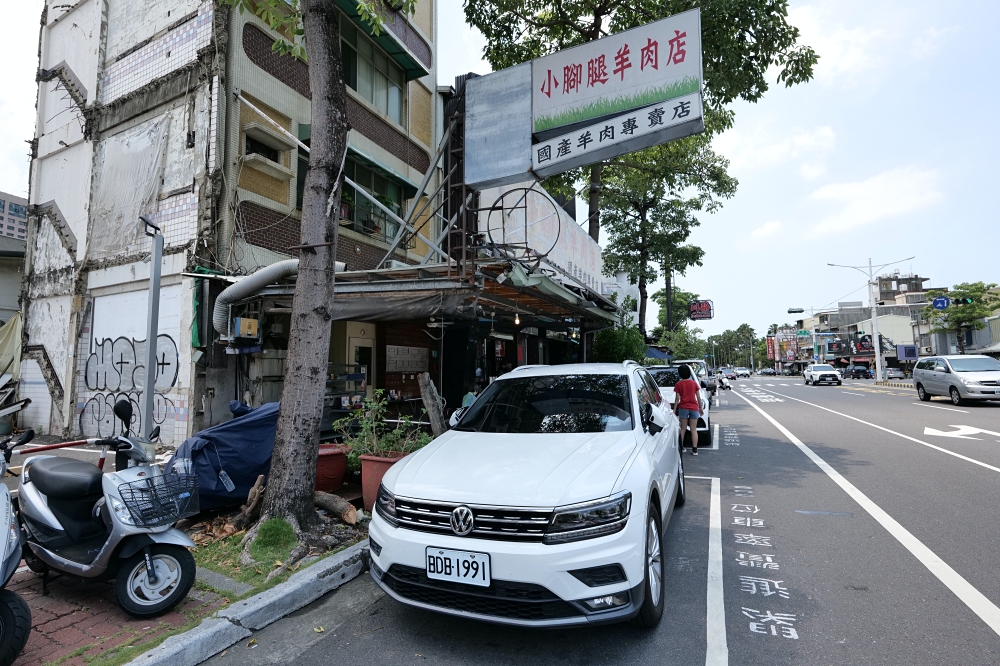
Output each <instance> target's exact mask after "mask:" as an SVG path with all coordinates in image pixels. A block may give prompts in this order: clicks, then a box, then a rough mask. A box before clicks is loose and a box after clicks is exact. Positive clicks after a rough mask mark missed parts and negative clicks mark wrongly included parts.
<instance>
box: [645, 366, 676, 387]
mask: <svg viewBox="0 0 1000 666" xmlns="http://www.w3.org/2000/svg"><path fill="white" fill-rule="evenodd" d="M649 374H651V375H652V376H653V380H654V381H656V384H657V386H667V387H670V386H676V385H677V382H679V381H680V380H681V375H680V373H679V372H677V368H663V369H662V370H661V369H656V370H650V371H649Z"/></svg>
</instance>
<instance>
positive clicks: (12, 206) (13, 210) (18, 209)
mask: <svg viewBox="0 0 1000 666" xmlns="http://www.w3.org/2000/svg"><path fill="white" fill-rule="evenodd" d="M7 215H13V216H14V217H27V215H28V209H27V208H25V207H24V206H22V205H21V204H16V203H14V202H13V201H12V202H10V203H9V204H7Z"/></svg>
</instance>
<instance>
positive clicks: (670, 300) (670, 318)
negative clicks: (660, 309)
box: [667, 270, 674, 333]
mask: <svg viewBox="0 0 1000 666" xmlns="http://www.w3.org/2000/svg"><path fill="white" fill-rule="evenodd" d="M672 277H673V275H672V274H671V272H670V271H669V270H668V271H667V333H671V332H673V330H674V294H673V291H672V287H673V285H672V284H671V282H672V280H671V278H672Z"/></svg>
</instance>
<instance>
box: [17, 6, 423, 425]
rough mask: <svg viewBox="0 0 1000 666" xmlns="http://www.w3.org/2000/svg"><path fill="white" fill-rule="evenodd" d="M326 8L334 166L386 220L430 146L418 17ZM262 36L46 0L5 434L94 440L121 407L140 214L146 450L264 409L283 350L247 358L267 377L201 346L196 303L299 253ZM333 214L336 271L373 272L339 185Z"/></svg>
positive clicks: (137, 287) (210, 23) (287, 90)
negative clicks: (330, 29)
mask: <svg viewBox="0 0 1000 666" xmlns="http://www.w3.org/2000/svg"><path fill="white" fill-rule="evenodd" d="M339 4H340V5H341V6H342V8H343V12H342V14H341V30H342V35H343V42H342V46H343V50H344V62H345V69H346V73H347V79H348V84H349V89H348V109H347V111H348V117H349V120H350V123H351V126H352V127H353V129H352V130H351V133H350V138H349V153H348V157H347V164H346V172H347V175H348V176H349V177H350V178H351V179H352V180H353V181H354V182H355V183H357V185H358V186H359V187H362V188H364V189H365V190H366V191H368V192H369V193H370V194H372V195H373V196H374V197H376V198H377V199H378V200H379V201H380V202H381V203H382V204H384V205H385V206H387V207H388V208H390V209H391V210H393V211H402V210H404V209H405V207H406V206H407V205H408V203H409V199H410V198H411V197H413V195H414V194H415V192H416V191H417V189H418V184H419V183H420V182H421V180H422V179H423V176H424V174H425V172H427V171H428V169H429V165H430V161H431V156H432V155H433V153H434V149H435V147H436V146H437V144H438V141H439V138H440V137H439V135H440V127H441V125H442V123H441V120H440V118H439V115H440V104H439V102H438V100H437V96H436V94H435V90H436V87H435V55H436V50H435V37H436V34H435V32H436V31H435V13H436V5H435V3H434V2H433V1H432V0H427V1H421V2H420V3H418V4H417V9H416V14H414V15H413V16H409V17H404V16H401V15H394V16H389V17H387V21H386V28H385V29H384V30H383V31H382V32H381V34H380V35H379V36H374V35H373V34H372V32H371V30H370V29H368V28H367V27H366V25H365V24H364V23H363V21H361V19H360V18H359V17H358V16H357V12H356V6H355V3H352V2H350V1H348V0H342V1H340V2H339ZM276 38H277V35H276V34H275V33H274V32H272V31H270V30H269V29H268V28H267V27H266V25H265V24H264V23H263V22H262V21H260V20H259V19H257V18H256V17H254V16H253V15H251V14H250V13H240V12H237V11H230V10H228V9H227V8H225V7H220V6H219V5H218V4H217V3H216V2H214V1H213V0H172V1H171V2H166V3H150V2H144V1H140V0H80V1H78V2H70V3H63V2H55V0H48V1H47V3H46V7H45V9H44V10H43V13H42V18H41V28H40V45H39V86H38V100H37V121H36V122H37V124H36V134H35V139H34V142H33V148H32V150H33V155H32V162H31V172H30V182H29V202H28V204H29V205H28V217H29V220H28V234H27V241H28V247H27V257H26V279H25V281H24V283H23V285H22V292H21V307H22V311H23V313H24V316H25V331H26V344H25V347H24V354H23V356H24V361H23V365H22V373H23V374H22V389H21V391H22V393H23V394H24V397H30V398H31V399H32V403H31V406H30V408H29V409H28V410H26V411H25V412H24V413H23V414H21V415H20V419H21V425H23V426H31V427H35V428H38V429H41V430H42V431H44V432H56V433H61V434H67V435H68V434H83V435H87V436H96V435H99V434H100V435H103V434H110V431H111V429H112V428H113V426H114V423H113V419H112V417H111V413H110V409H111V406H112V405H113V403H114V402H115V400H117V399H119V398H120V397H122V396H125V397H128V398H129V399H131V400H133V401H134V402H136V404H139V402H140V400H141V394H142V392H143V386H142V379H141V376H142V371H143V367H142V366H143V359H144V357H145V347H146V341H145V336H146V333H145V326H146V310H147V305H146V303H147V296H148V277H149V271H150V264H149V251H150V241H149V238H148V237H147V236H146V235H145V234H144V226H143V225H142V223H141V222H139V216H140V215H145V216H147V217H148V218H149V219H150V220H151V221H152V222H153V223H154V224H156V225H158V226H159V227H160V228H161V229H162V233H163V236H164V240H165V250H164V259H163V267H162V270H163V278H162V288H161V294H160V320H159V337H158V339H157V358H158V362H157V366H158V367H157V379H156V384H155V390H156V409H155V414H154V421H155V422H156V423H157V424H159V425H161V431H162V439H163V441H165V442H167V443H173V444H177V443H179V442H180V441H182V440H183V439H184V438H185V437H187V436H188V435H189V434H190V433H191V432H193V431H194V430H197V429H200V428H202V427H204V426H207V425H209V424H210V423H216V422H219V421H220V420H223V419H224V418H228V416H229V413H228V410H227V409H226V407H227V405H228V403H229V401H230V400H232V399H234V398H235V399H241V400H242V399H249V400H250V401H251V402H254V403H259V402H260V401H262V400H265V399H273V397H274V396H273V395H265V392H264V388H265V384H264V382H263V378H264V375H266V374H267V373H268V372H270V373H271V374H283V372H284V369H283V354H282V350H281V349H280V348H275V349H270V350H264V351H263V352H260V353H263V354H267V352H270V353H271V356H270V357H268V359H269V360H270V361H273V362H272V363H271V364H270V370H268V371H267V372H264V375H262V374H260V371H258V372H257V374H256V375H254V374H252V373H250V372H249V371H248V370H247V369H246V368H245V366H244V364H243V361H244V359H243V358H241V356H240V355H231V354H226V353H225V350H224V349H223V348H222V347H220V346H219V345H215V344H214V339H215V337H216V335H215V332H214V331H213V329H212V326H211V315H210V312H208V309H209V308H210V304H211V302H212V299H213V298H214V296H215V295H216V294H217V293H218V292H219V291H221V289H222V288H223V287H225V286H226V285H227V284H228V283H231V282H232V281H233V279H234V277H233V276H241V275H247V274H249V273H251V272H253V271H254V270H256V269H258V268H259V267H261V266H265V265H268V264H270V263H272V262H274V261H277V260H280V259H284V258H288V257H289V256H292V255H293V254H294V251H293V250H290V249H289V248H290V247H291V246H294V245H297V244H298V242H299V233H300V227H299V224H300V222H299V220H300V211H299V208H300V206H301V193H302V187H303V182H304V176H305V169H306V165H307V159H308V158H307V156H306V152H305V151H304V150H302V149H301V148H300V147H299V146H298V143H297V142H296V141H295V138H297V139H298V140H299V141H301V142H302V143H304V144H305V145H308V143H309V136H310V122H311V118H310V102H309V100H310V90H309V83H308V65H307V64H306V63H305V62H303V61H301V60H297V59H295V58H292V57H290V56H279V55H277V54H276V53H275V52H274V51H272V49H271V45H272V44H273V42H274V40H275V39H276ZM264 116H266V117H264ZM275 125H277V126H280V128H281V129H282V130H284V131H281V130H279V129H277V127H276V126H275ZM289 134H290V135H291V137H289ZM432 180H433V179H432ZM432 186H433V183H432ZM340 212H341V216H342V218H343V219H342V227H341V230H340V239H341V242H340V247H339V248H338V259H339V260H341V261H343V262H344V263H345V264H346V268H347V270H358V269H366V268H374V267H375V265H376V264H377V263H379V262H380V261H381V260H382V259H383V258H384V257H385V256H386V253H387V251H388V249H389V247H390V241H391V240H392V239H393V237H394V236H395V235H396V232H397V230H398V228H397V227H396V226H395V223H394V222H393V221H392V220H391V219H388V218H387V216H385V215H384V213H382V212H381V211H380V210H378V209H377V208H376V207H374V206H372V205H369V204H368V203H366V200H364V198H363V197H360V196H356V195H352V193H351V192H350V191H348V192H347V193H346V196H345V199H344V204H343V205H342V207H341V211H340ZM432 233H433V232H432ZM428 235H430V234H428ZM425 254H427V248H426V247H424V246H422V243H421V241H420V239H419V238H415V239H412V240H407V241H406V242H404V243H402V244H401V246H400V248H399V249H398V250H397V251H396V252H395V254H394V255H392V256H393V257H394V259H393V260H394V261H396V262H399V264H400V265H403V264H412V263H416V261H417V259H418V258H419V257H423V256H424V255H425ZM202 275H205V276H210V277H204V278H203V277H200V276H202ZM216 275H225V276H229V277H228V278H227V279H216V278H214V277H211V276H216ZM227 280H228V281H227ZM348 324H349V323H347V322H344V325H345V326H347V325H348ZM273 328H274V325H272V329H273ZM368 328H369V329H370V330H373V328H372V327H368ZM352 331H353V329H352ZM271 333H273V334H275V333H276V334H279V335H278V337H280V329H279V330H272V331H271ZM369 334H370V335H374V333H369ZM350 335H351V336H355V337H356V336H357V335H359V333H358V332H356V331H355V332H351V333H350ZM335 339H337V338H335ZM352 339H353V338H352ZM345 344H347V343H346V342H345ZM136 411H137V413H138V410H136ZM133 426H135V427H136V429H141V430H142V431H143V432H145V431H146V430H148V426H144V425H142V424H133Z"/></svg>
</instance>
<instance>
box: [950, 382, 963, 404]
mask: <svg viewBox="0 0 1000 666" xmlns="http://www.w3.org/2000/svg"><path fill="white" fill-rule="evenodd" d="M948 393H949V394H950V395H951V404H953V405H955V406H956V407H958V406H959V405H961V404H963V403H964V401H963V400H962V394H961V393H959V392H958V389H957V388H955V387H954V386H952V387H951V390H950V391H949V392H948Z"/></svg>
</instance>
